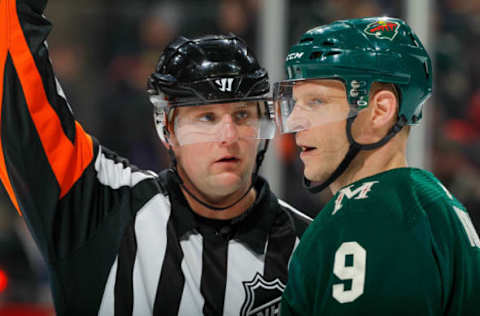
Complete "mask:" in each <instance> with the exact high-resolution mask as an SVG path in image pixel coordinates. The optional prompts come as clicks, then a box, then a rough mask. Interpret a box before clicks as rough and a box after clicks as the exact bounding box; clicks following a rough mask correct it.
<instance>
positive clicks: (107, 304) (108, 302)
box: [98, 256, 118, 316]
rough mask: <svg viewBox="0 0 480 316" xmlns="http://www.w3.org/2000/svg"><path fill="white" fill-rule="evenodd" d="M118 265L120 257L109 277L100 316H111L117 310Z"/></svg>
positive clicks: (99, 312) (116, 260)
mask: <svg viewBox="0 0 480 316" xmlns="http://www.w3.org/2000/svg"><path fill="white" fill-rule="evenodd" d="M117 263H118V256H117V258H116V259H115V262H114V263H113V265H112V268H111V269H110V274H109V275H108V280H107V284H106V285H105V290H104V292H103V298H102V304H101V305H100V309H99V311H98V316H111V315H113V311H114V310H115V293H114V288H115V277H116V275H117Z"/></svg>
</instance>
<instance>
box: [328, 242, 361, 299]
mask: <svg viewBox="0 0 480 316" xmlns="http://www.w3.org/2000/svg"><path fill="white" fill-rule="evenodd" d="M347 256H352V259H353V264H352V265H351V266H350V265H349V266H347V265H346V264H347V262H346V259H347ZM366 261H367V251H366V250H365V249H363V247H362V246H360V245H359V244H358V243H357V242H356V241H349V242H344V243H343V244H342V245H341V246H340V247H339V248H338V250H337V252H335V262H334V263H333V273H334V274H335V275H336V276H337V277H338V278H339V279H340V280H352V288H351V289H349V290H345V284H343V283H340V284H334V285H333V289H332V290H333V291H332V296H333V297H334V298H335V299H336V300H337V301H339V302H340V303H350V302H353V301H354V300H355V299H357V298H358V297H359V296H360V295H362V294H363V289H364V286H365V267H366Z"/></svg>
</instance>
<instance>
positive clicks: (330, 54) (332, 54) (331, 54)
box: [325, 51, 341, 57]
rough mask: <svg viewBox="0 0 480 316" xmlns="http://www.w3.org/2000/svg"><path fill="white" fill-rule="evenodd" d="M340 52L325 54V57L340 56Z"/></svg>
mask: <svg viewBox="0 0 480 316" xmlns="http://www.w3.org/2000/svg"><path fill="white" fill-rule="evenodd" d="M340 54H341V52H336V51H331V52H328V53H326V54H325V56H326V57H329V56H335V55H340Z"/></svg>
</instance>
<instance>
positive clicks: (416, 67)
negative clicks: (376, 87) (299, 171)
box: [274, 17, 432, 132]
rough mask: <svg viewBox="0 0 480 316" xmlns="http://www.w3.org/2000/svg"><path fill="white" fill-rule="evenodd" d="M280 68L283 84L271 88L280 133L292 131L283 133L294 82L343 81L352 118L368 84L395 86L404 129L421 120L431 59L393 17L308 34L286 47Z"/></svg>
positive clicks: (342, 24) (365, 102)
mask: <svg viewBox="0 0 480 316" xmlns="http://www.w3.org/2000/svg"><path fill="white" fill-rule="evenodd" d="M285 66H286V71H287V78H288V80H285V81H282V82H279V83H276V84H275V87H274V99H275V101H276V113H277V123H278V125H279V127H280V129H281V131H282V132H295V131H296V130H289V129H288V128H285V126H286V124H285V120H286V119H287V118H288V116H289V114H290V113H291V112H292V111H293V108H294V106H295V100H294V98H293V95H292V90H293V89H292V86H293V85H295V84H296V83H298V82H299V81H305V80H309V79H337V80H340V81H342V82H343V83H344V85H345V88H346V92H347V100H348V103H349V104H350V108H351V112H350V114H351V115H355V113H358V111H360V110H362V109H364V108H366V107H367V106H368V96H369V92H370V87H371V85H372V83H373V82H380V83H391V84H394V85H395V87H396V89H397V91H398V92H399V97H400V109H399V116H398V117H399V119H402V120H403V121H404V122H405V123H406V124H415V123H417V122H418V121H419V120H420V119H421V116H422V105H423V104H424V102H425V101H426V100H427V99H428V97H429V96H430V95H431V92H432V66H431V60H430V57H429V55H428V53H427V51H426V50H425V48H424V47H423V45H422V43H421V42H420V40H419V39H418V37H417V35H415V33H414V32H413V31H412V30H411V28H410V27H409V26H408V25H407V24H406V23H405V22H404V21H402V20H400V19H396V18H390V17H372V18H362V19H351V20H340V21H336V22H333V23H331V24H328V25H324V26H319V27H316V28H314V29H311V30H309V31H307V32H306V33H305V34H303V36H302V37H301V39H300V41H299V42H298V43H296V44H295V45H293V46H292V47H291V48H290V51H289V53H288V55H287V57H286V62H285ZM345 118H346V117H345ZM282 120H283V121H282Z"/></svg>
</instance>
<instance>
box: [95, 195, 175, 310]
mask: <svg viewBox="0 0 480 316" xmlns="http://www.w3.org/2000/svg"><path fill="white" fill-rule="evenodd" d="M162 206H163V207H162ZM169 217H170V201H169V200H168V197H166V196H163V195H161V194H158V195H156V196H154V197H153V198H152V199H151V200H150V201H148V203H147V204H145V206H144V207H142V209H141V210H140V211H139V212H138V213H137V217H136V220H135V236H136V239H137V253H136V257H135V265H134V267H133V290H134V293H135V295H134V302H133V313H132V315H138V316H144V315H151V314H152V311H153V304H154V302H155V295H156V293H157V286H158V280H159V279H160V272H161V267H162V265H163V258H164V257H165V250H166V245H167V223H168V219H169ZM117 261H118V257H117V258H116V259H115V263H114V264H113V265H112V268H111V269H110V274H109V276H108V281H107V284H106V286H105V291H104V293H103V298H102V304H101V306H100V311H99V313H98V315H99V316H104V315H109V316H111V315H113V314H114V291H115V279H116V275H117Z"/></svg>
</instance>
